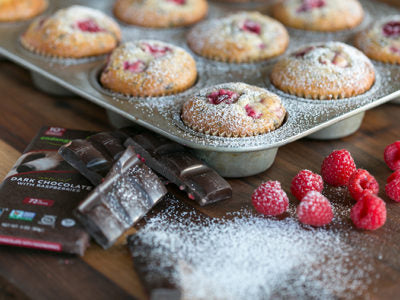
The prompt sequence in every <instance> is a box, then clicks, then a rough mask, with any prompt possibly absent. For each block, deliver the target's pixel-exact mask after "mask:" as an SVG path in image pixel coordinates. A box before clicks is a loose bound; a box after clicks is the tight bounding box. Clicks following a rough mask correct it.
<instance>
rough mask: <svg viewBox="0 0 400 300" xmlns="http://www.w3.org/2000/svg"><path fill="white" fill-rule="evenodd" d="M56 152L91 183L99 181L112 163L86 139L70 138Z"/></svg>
mask: <svg viewBox="0 0 400 300" xmlns="http://www.w3.org/2000/svg"><path fill="white" fill-rule="evenodd" d="M58 153H59V154H60V155H61V156H62V157H63V158H64V159H65V160H66V161H67V162H68V163H69V164H70V165H71V166H72V167H74V168H75V169H77V170H78V171H79V172H80V173H81V174H82V175H83V176H85V177H86V178H87V179H89V180H90V182H91V183H92V184H93V185H99V184H100V183H101V181H102V180H103V178H104V176H105V175H106V174H107V173H108V171H109V170H110V168H111V166H112V163H113V161H112V160H111V159H107V157H105V156H104V155H103V154H102V153H101V152H100V151H99V150H97V149H96V148H95V147H94V146H93V144H92V143H91V142H89V141H88V140H82V139H75V140H72V141H71V142H69V143H68V144H66V145H63V146H61V147H60V149H59V150H58Z"/></svg>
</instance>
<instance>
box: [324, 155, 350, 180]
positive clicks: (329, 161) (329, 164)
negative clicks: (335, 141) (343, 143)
mask: <svg viewBox="0 0 400 300" xmlns="http://www.w3.org/2000/svg"><path fill="white" fill-rule="evenodd" d="M355 170H356V164H355V163H354V160H353V158H352V157H351V154H350V153H349V151H347V150H345V149H342V150H335V151H333V152H332V153H331V154H329V155H328V156H327V157H326V158H325V159H324V161H323V162H322V167H321V175H322V178H323V179H324V181H325V182H326V183H328V184H330V185H333V186H343V185H347V183H348V182H349V178H350V176H351V174H353V172H354V171H355Z"/></svg>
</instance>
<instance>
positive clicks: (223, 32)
mask: <svg viewBox="0 0 400 300" xmlns="http://www.w3.org/2000/svg"><path fill="white" fill-rule="evenodd" d="M187 42H188V44H189V47H190V48H191V49H192V50H193V51H194V52H196V53H197V54H199V55H201V56H204V57H206V58H210V59H214V60H218V61H223V62H235V63H245V62H253V61H260V60H265V59H268V58H271V57H274V56H277V55H280V54H282V53H283V52H285V50H286V48H287V46H288V43H289V35H288V33H287V31H286V29H285V27H284V26H283V25H282V24H281V23H279V22H278V21H276V20H274V19H271V18H270V17H267V16H264V15H262V14H260V13H258V12H239V13H236V14H232V15H229V16H227V17H224V18H219V19H211V20H208V21H205V22H202V23H200V24H197V25H196V26H195V27H194V28H192V30H191V31H190V32H189V34H188V37H187Z"/></svg>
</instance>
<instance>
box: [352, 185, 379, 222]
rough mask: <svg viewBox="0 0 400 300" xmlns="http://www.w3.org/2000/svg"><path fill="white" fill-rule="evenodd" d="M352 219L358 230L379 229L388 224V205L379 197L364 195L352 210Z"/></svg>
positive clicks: (369, 194)
mask: <svg viewBox="0 0 400 300" xmlns="http://www.w3.org/2000/svg"><path fill="white" fill-rule="evenodd" d="M350 218H351V220H352V221H353V223H354V225H355V226H356V227H357V228H361V229H368V230H375V229H378V228H379V227H381V226H382V225H383V224H385V222H386V204H385V202H384V201H383V200H382V199H381V198H379V197H378V196H376V195H373V194H371V193H364V195H363V196H362V197H361V199H360V200H359V201H358V202H357V203H356V204H355V205H354V206H353V208H352V209H351V213H350Z"/></svg>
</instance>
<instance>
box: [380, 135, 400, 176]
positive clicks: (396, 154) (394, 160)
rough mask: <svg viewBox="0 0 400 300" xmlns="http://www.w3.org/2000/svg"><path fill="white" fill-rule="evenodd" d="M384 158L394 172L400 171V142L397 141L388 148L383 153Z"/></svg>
mask: <svg viewBox="0 0 400 300" xmlns="http://www.w3.org/2000/svg"><path fill="white" fill-rule="evenodd" d="M383 157H384V159H385V162H386V164H387V165H388V167H389V168H390V169H391V170H392V171H396V170H397V169H400V141H396V142H394V143H393V144H390V145H389V146H387V147H386V148H385V152H384V153H383Z"/></svg>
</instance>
